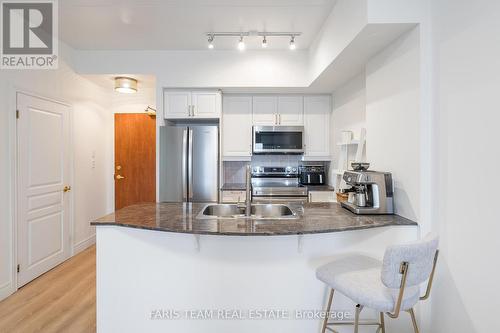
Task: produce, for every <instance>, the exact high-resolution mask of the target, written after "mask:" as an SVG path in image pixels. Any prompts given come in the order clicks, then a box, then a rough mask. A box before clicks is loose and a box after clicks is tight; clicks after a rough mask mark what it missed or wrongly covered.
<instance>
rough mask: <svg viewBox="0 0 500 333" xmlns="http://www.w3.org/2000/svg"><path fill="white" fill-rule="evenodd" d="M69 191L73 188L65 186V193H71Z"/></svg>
mask: <svg viewBox="0 0 500 333" xmlns="http://www.w3.org/2000/svg"><path fill="white" fill-rule="evenodd" d="M69 191H71V186H64V188H63V192H64V193H66V192H69Z"/></svg>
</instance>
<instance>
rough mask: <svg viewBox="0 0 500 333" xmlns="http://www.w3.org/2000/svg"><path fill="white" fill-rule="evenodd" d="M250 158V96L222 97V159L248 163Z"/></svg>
mask: <svg viewBox="0 0 500 333" xmlns="http://www.w3.org/2000/svg"><path fill="white" fill-rule="evenodd" d="M251 156H252V96H224V98H223V112H222V159H223V160H224V159H225V160H233V161H249V160H250V157H251Z"/></svg>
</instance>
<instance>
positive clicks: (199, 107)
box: [191, 91, 221, 118]
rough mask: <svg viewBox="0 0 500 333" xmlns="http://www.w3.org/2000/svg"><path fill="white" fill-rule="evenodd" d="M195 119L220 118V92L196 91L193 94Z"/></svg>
mask: <svg viewBox="0 0 500 333" xmlns="http://www.w3.org/2000/svg"><path fill="white" fill-rule="evenodd" d="M191 101H192V103H193V110H192V112H193V117H195V118H220V114H221V94H220V92H218V91H215V92H214V91H194V92H192V93H191Z"/></svg>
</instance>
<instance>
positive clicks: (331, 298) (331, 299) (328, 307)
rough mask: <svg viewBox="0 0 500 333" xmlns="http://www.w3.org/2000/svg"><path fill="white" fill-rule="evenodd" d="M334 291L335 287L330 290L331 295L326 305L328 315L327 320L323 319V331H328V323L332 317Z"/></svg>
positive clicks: (322, 332) (323, 332)
mask: <svg viewBox="0 0 500 333" xmlns="http://www.w3.org/2000/svg"><path fill="white" fill-rule="evenodd" d="M334 292H335V289H332V290H330V296H329V297H328V305H327V307H326V317H325V320H324V321H323V329H322V330H321V333H325V332H326V325H327V324H328V319H329V317H330V309H331V308H332V302H333V293H334Z"/></svg>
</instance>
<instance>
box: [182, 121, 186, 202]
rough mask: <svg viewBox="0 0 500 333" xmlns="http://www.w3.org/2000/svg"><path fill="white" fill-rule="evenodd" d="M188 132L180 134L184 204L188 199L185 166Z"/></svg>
mask: <svg viewBox="0 0 500 333" xmlns="http://www.w3.org/2000/svg"><path fill="white" fill-rule="evenodd" d="M187 146H188V130H187V128H186V129H184V131H183V133H182V167H181V168H182V201H184V202H186V201H187V199H188V193H187V192H188V187H187V186H188V184H187V181H188V180H187V164H188V160H187V159H188V151H187Z"/></svg>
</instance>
